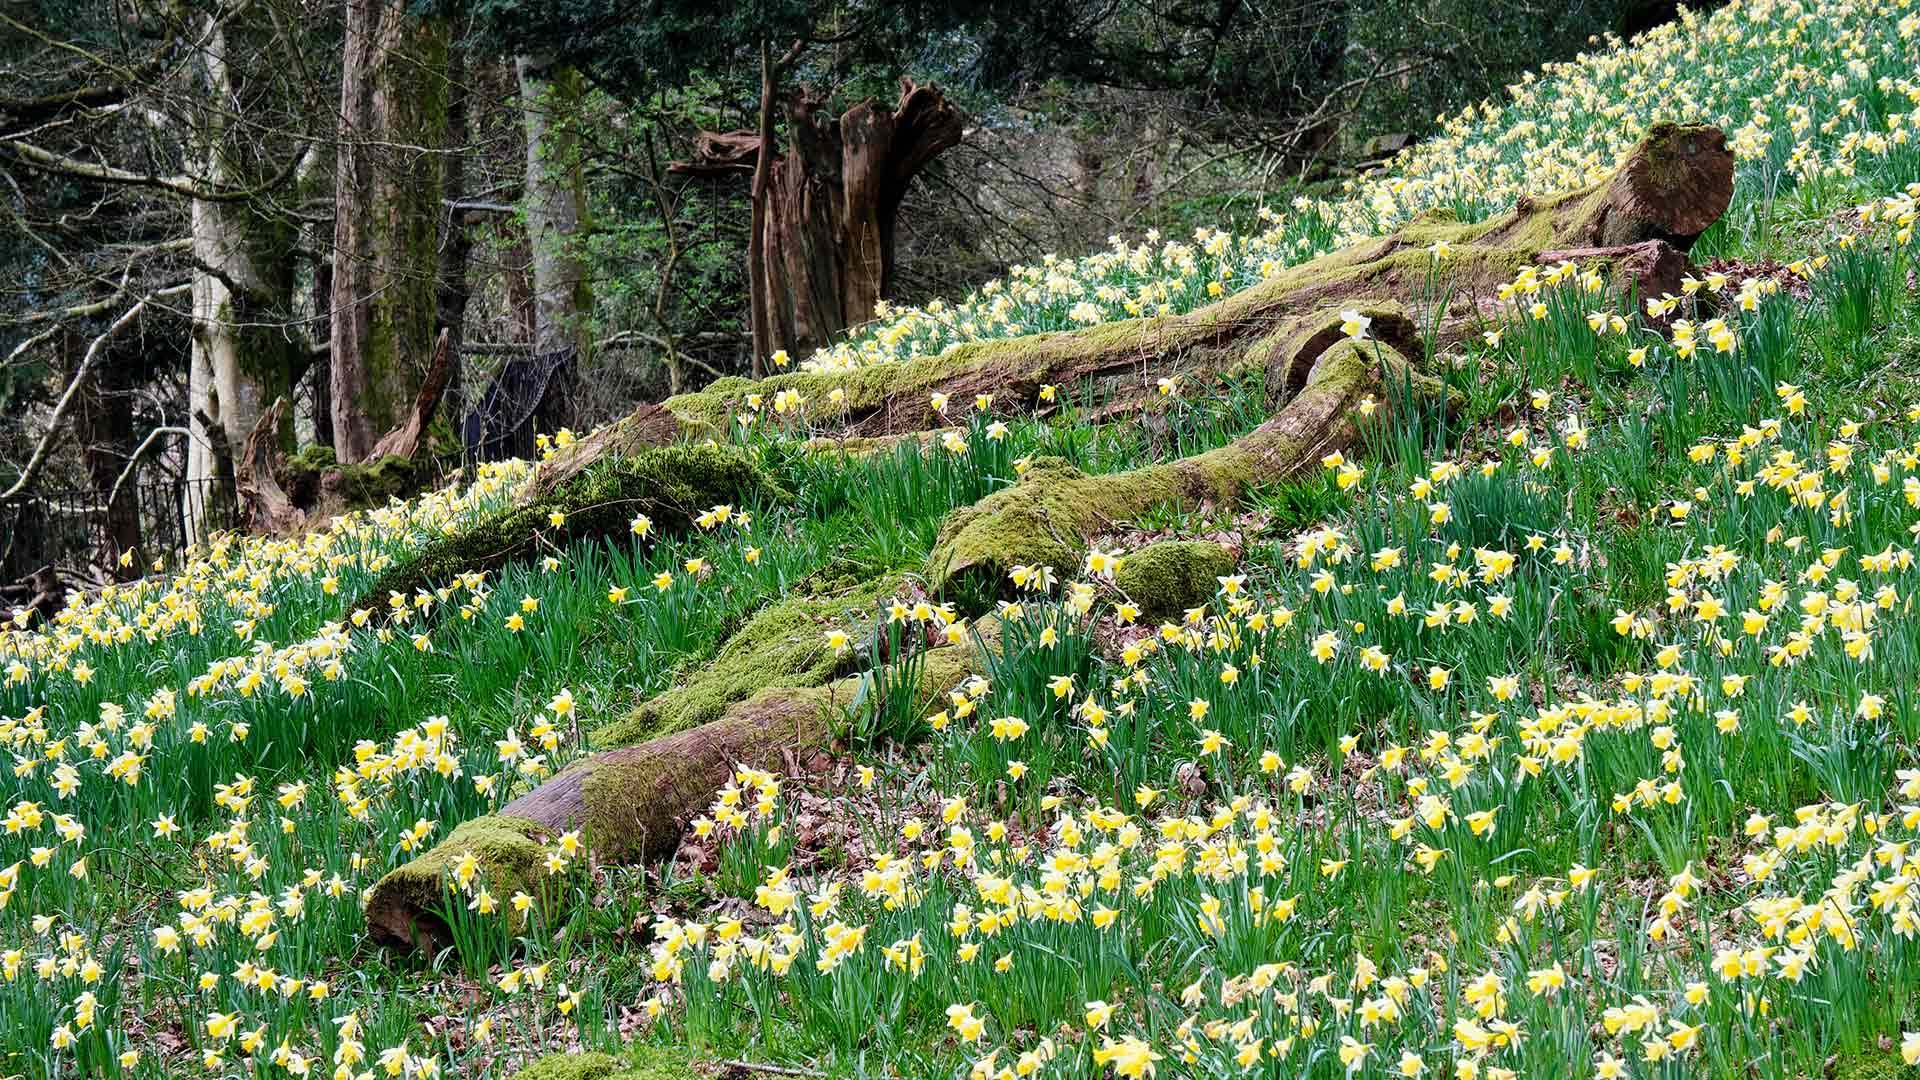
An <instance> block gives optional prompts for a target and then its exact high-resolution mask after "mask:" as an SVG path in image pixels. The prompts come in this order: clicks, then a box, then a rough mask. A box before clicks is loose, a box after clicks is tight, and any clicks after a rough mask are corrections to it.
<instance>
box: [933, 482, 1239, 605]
mask: <svg viewBox="0 0 1920 1080" xmlns="http://www.w3.org/2000/svg"><path fill="white" fill-rule="evenodd" d="M1188 479H1194V480H1198V481H1201V482H1202V485H1203V486H1205V485H1207V484H1210V483H1211V481H1210V480H1209V479H1208V478H1206V477H1204V476H1198V475H1196V476H1194V477H1191V478H1189V477H1188V476H1187V475H1186V474H1185V472H1184V470H1180V469H1175V468H1173V467H1171V466H1165V467H1156V468H1148V469H1136V470H1134V471H1132V472H1126V473H1120V474H1118V475H1113V476H1088V475H1086V474H1085V473H1083V472H1081V471H1080V470H1079V469H1076V468H1074V467H1073V466H1071V465H1069V464H1067V463H1066V462H1064V461H1061V460H1059V459H1056V458H1042V459H1039V460H1037V461H1035V462H1034V463H1033V464H1032V465H1030V466H1029V467H1028V469H1027V473H1026V475H1025V476H1024V477H1022V478H1021V480H1020V482H1019V483H1018V484H1015V485H1014V486H1012V487H1010V488H1003V489H1001V490H999V491H996V492H994V493H993V494H991V495H988V496H987V497H986V498H984V499H981V500H980V501H979V502H977V503H974V504H973V505H972V506H968V507H964V508H962V509H960V510H956V511H954V512H953V513H952V514H949V515H948V516H947V520H946V521H945V522H943V523H942V524H941V526H940V535H939V537H938V538H937V539H936V541H935V542H934V547H933V553H932V555H931V556H930V557H929V559H928V562H927V576H928V581H929V582H930V583H931V584H932V585H933V587H934V588H935V589H936V590H948V591H955V592H978V591H979V589H970V588H968V587H967V586H969V585H974V586H982V587H986V588H987V591H989V592H990V591H991V590H992V589H997V588H999V587H1000V585H1001V584H1002V583H1004V582H1005V581H1006V576H1007V574H1008V572H1009V571H1011V570H1012V568H1013V567H1014V566H1017V565H1023V564H1024V565H1029V566H1051V567H1053V568H1054V569H1055V570H1057V571H1059V572H1061V573H1062V574H1073V573H1077V572H1078V571H1079V569H1080V562H1081V559H1082V558H1083V557H1084V555H1085V552H1086V537H1087V536H1088V535H1089V534H1091V533H1093V532H1095V531H1097V530H1099V529H1101V528H1105V527H1106V526H1109V525H1111V524H1113V523H1115V522H1119V521H1124V520H1126V519H1128V518H1130V517H1133V516H1136V515H1138V514H1140V513H1142V512H1144V511H1146V510H1148V509H1150V508H1152V507H1154V506H1157V505H1162V504H1175V505H1177V504H1181V503H1184V502H1186V501H1189V498H1190V496H1192V495H1195V494H1201V493H1200V492H1196V491H1195V490H1193V489H1192V488H1190V487H1189V485H1188V483H1187V481H1188ZM963 578H965V579H967V580H966V581H964V582H963V580H962V579H963Z"/></svg>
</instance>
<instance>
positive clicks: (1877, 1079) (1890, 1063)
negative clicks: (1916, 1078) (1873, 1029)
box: [1827, 1048, 1912, 1080]
mask: <svg viewBox="0 0 1920 1080" xmlns="http://www.w3.org/2000/svg"><path fill="white" fill-rule="evenodd" d="M1911 1072H1912V1070H1911V1069H1908V1068H1907V1067H1906V1065H1905V1064H1904V1063H1903V1062H1902V1061H1901V1060H1900V1053H1899V1051H1897V1050H1891V1049H1889V1050H1881V1049H1878V1048H1869V1049H1864V1050H1859V1051H1856V1052H1854V1053H1851V1054H1841V1055H1840V1056H1839V1057H1838V1058H1836V1059H1834V1063H1833V1068H1832V1069H1831V1070H1829V1071H1828V1073H1827V1075H1828V1076H1829V1077H1831V1078H1832V1080H1895V1078H1896V1077H1903V1076H1907V1075H1909V1074H1910V1073H1911Z"/></svg>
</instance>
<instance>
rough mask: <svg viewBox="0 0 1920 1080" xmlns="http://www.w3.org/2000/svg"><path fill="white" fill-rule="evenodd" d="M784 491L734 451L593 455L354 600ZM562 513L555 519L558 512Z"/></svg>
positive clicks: (671, 525)
mask: <svg viewBox="0 0 1920 1080" xmlns="http://www.w3.org/2000/svg"><path fill="white" fill-rule="evenodd" d="M756 497H764V498H767V499H780V498H785V497H786V496H785V493H784V491H783V490H782V489H781V488H780V486H779V485H778V484H776V483H774V482H773V481H772V480H771V479H769V478H768V477H767V476H766V474H765V473H763V472H762V471H761V470H760V468H759V466H757V465H755V464H754V463H753V462H752V461H750V460H749V459H748V458H747V457H746V456H745V455H744V454H742V453H740V452H739V451H737V450H732V449H726V448H722V447H717V446H673V447H661V448H657V449H652V450H645V451H642V452H640V453H639V454H636V455H634V456H632V457H620V458H613V459H610V460H605V461H600V462H596V463H595V464H594V465H593V466H592V467H590V468H588V469H587V470H586V471H585V472H582V473H580V474H579V475H578V476H575V477H573V478H572V479H570V480H568V481H567V482H566V483H565V484H562V485H561V486H560V487H559V488H558V489H556V490H555V491H554V492H552V493H551V494H550V495H548V496H547V497H545V498H539V499H534V500H532V501H530V502H528V503H526V504H524V505H520V506H514V507H509V508H507V509H505V510H501V511H499V512H498V513H495V514H493V515H492V516H490V517H487V518H484V519H482V520H480V521H478V522H475V523H474V524H473V525H471V526H468V527H467V528H466V529H463V530H461V531H460V532H457V533H455V534H453V535H451V536H445V537H440V538H438V539H435V540H433V541H432V542H430V543H428V544H426V545H425V546H424V547H422V548H420V549H419V550H418V551H416V552H413V553H412V554H411V555H410V556H408V557H406V558H404V559H402V560H401V561H400V562H398V563H397V564H395V565H394V566H392V567H390V568H388V569H387V571H386V572H384V573H382V574H381V575H380V576H379V577H378V578H376V579H375V580H374V581H373V583H372V584H371V585H369V586H368V587H367V590H366V591H365V592H364V593H362V594H361V596H360V597H359V599H358V600H357V601H356V603H355V605H354V606H355V607H356V608H359V607H370V608H373V609H374V610H375V611H384V610H385V609H386V606H387V598H388V597H389V596H390V595H391V594H393V593H399V594H401V595H402V596H410V595H412V594H413V593H414V592H415V591H416V590H420V589H431V588H433V587H435V586H437V585H441V584H444V583H446V582H448V581H451V580H453V579H454V578H456V577H458V576H460V575H461V574H463V573H469V572H475V571H491V570H495V569H498V568H499V567H501V566H505V565H507V564H508V563H512V562H516V561H521V560H525V559H529V558H532V557H533V555H534V554H535V553H536V552H538V551H542V550H546V549H547V545H553V546H565V545H567V544H570V543H573V542H574V541H577V540H585V539H594V538H599V537H615V536H622V535H625V534H626V533H627V532H628V528H629V525H630V523H631V522H632V520H633V518H634V517H636V516H638V515H640V514H645V515H647V516H648V517H650V518H652V519H653V523H654V527H655V528H656V529H657V530H658V531H659V533H660V534H662V535H671V534H673V533H676V532H680V531H683V530H685V529H686V528H687V527H688V526H689V525H690V524H691V523H692V521H693V519H694V518H695V517H697V516H698V515H699V514H700V513H701V512H703V511H705V510H706V509H707V508H708V507H711V506H713V505H715V504H717V503H745V502H748V501H750V500H752V499H754V498H756ZM556 512H558V513H559V514H561V515H562V523H561V524H560V525H557V526H556V525H554V524H553V523H552V517H551V516H552V515H553V514H554V513H556Z"/></svg>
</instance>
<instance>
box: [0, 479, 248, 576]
mask: <svg viewBox="0 0 1920 1080" xmlns="http://www.w3.org/2000/svg"><path fill="white" fill-rule="evenodd" d="M239 524H240V515H239V510H238V500H237V499H236V498H235V496H234V492H233V489H232V486H231V484H230V483H225V482H223V481H219V480H191V481H190V480H184V479H168V480H158V481H147V482H143V483H133V484H127V485H125V486H123V487H122V488H121V489H120V493H119V496H118V497H117V498H116V499H115V500H114V503H113V505H112V506H111V507H109V506H108V505H107V493H105V492H101V491H95V490H92V489H88V488H64V489H43V490H38V491H29V492H23V493H21V494H20V495H17V496H15V497H13V498H11V499H7V500H5V501H0V583H5V582H11V581H19V580H22V579H23V578H25V577H26V576H27V575H29V574H31V573H33V572H34V571H36V570H38V569H40V568H41V567H44V566H51V567H53V568H54V570H55V572H57V573H59V574H60V576H61V577H62V578H63V579H67V580H71V581H99V580H106V579H110V578H113V577H115V576H116V573H115V572H116V571H117V570H120V559H121V557H122V556H123V555H126V554H127V553H129V552H131V553H132V556H131V560H130V563H131V565H130V566H129V568H128V571H129V573H125V574H121V575H118V576H132V575H137V574H140V573H144V572H146V571H147V570H148V569H149V568H151V567H152V566H153V565H154V563H155V562H157V561H162V560H164V561H165V562H166V563H168V564H172V563H174V562H176V561H178V559H179V557H180V556H181V555H182V554H183V553H185V552H186V550H187V549H188V548H189V547H190V546H192V544H193V543H194V541H196V540H198V539H200V538H202V537H204V536H206V535H208V534H209V533H212V532H216V531H219V530H221V529H232V528H237V527H238V526H239Z"/></svg>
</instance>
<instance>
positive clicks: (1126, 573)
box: [1113, 540, 1238, 623]
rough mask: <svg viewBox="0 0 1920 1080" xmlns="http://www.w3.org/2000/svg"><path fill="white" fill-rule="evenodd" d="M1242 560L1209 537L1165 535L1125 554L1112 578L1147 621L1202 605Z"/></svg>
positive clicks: (1165, 618) (1169, 616) (1169, 617)
mask: <svg viewBox="0 0 1920 1080" xmlns="http://www.w3.org/2000/svg"><path fill="white" fill-rule="evenodd" d="M1236 565H1238V564H1237V563H1236V562H1235V560H1234V557H1233V553H1232V552H1229V551H1228V550H1227V549H1226V548H1223V547H1221V546H1220V545H1219V544H1216V543H1214V542H1212V541H1211V540H1162V541H1160V542H1159V543H1156V544H1148V545H1147V546H1145V547H1143V548H1140V549H1139V550H1138V551H1131V552H1128V553H1127V557H1126V559H1125V560H1123V561H1122V562H1121V564H1120V570H1119V572H1118V573H1116V574H1115V575H1114V578H1113V583H1114V585H1115V586H1116V587H1118V588H1119V590H1120V591H1121V592H1122V593H1125V594H1126V596H1127V599H1129V600H1132V601H1133V602H1134V603H1135V604H1137V605H1139V608H1140V617H1141V618H1143V619H1145V620H1147V621H1148V622H1149V623H1154V622H1161V621H1163V620H1167V619H1172V618H1175V617H1177V616H1179V615H1180V614H1181V613H1183V612H1185V611H1186V610H1188V609H1189V608H1195V607H1199V606H1200V605H1201V604H1204V603H1206V602H1207V601H1208V600H1211V599H1212V598H1213V596H1214V594H1215V593H1216V592H1218V591H1219V583H1218V579H1220V578H1222V577H1225V576H1226V575H1228V574H1231V573H1233V569H1234V567H1235V566H1236Z"/></svg>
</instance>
